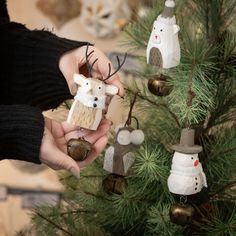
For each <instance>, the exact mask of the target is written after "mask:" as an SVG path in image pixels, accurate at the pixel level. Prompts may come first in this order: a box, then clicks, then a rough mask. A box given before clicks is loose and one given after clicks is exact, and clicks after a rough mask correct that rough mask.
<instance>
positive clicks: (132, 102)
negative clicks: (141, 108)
mask: <svg viewBox="0 0 236 236" xmlns="http://www.w3.org/2000/svg"><path fill="white" fill-rule="evenodd" d="M137 96H138V93H135V94H134V98H133V100H132V99H130V109H129V114H128V118H127V121H126V122H125V126H127V125H128V126H130V125H131V123H132V118H133V119H135V120H136V122H137V127H139V122H138V119H137V118H136V117H134V116H132V111H133V108H134V104H135V102H136V100H137Z"/></svg>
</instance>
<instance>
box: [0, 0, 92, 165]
mask: <svg viewBox="0 0 236 236" xmlns="http://www.w3.org/2000/svg"><path fill="white" fill-rule="evenodd" d="M0 35H1V37H0V55H1V59H0V63H1V64H0V160H2V159H6V158H8V159H17V160H24V161H29V162H34V163H40V160H39V151H40V146H41V140H42V137H43V132H44V119H43V116H42V114H41V113H42V111H45V110H48V109H53V108H56V107H57V106H58V105H59V104H61V103H62V102H63V101H64V100H66V99H71V98H73V96H72V95H71V94H70V91H69V88H68V85H67V83H66V80H65V78H64V76H63V74H62V73H61V71H60V69H59V66H58V64H59V59H60V57H61V56H62V54H64V53H65V52H67V51H70V50H72V49H75V48H78V47H81V46H83V45H87V44H88V43H87V42H77V41H73V40H68V39H65V38H60V37H57V36H56V35H54V34H53V33H51V32H48V31H45V30H29V29H27V28H26V27H25V26H24V25H22V24H19V23H16V22H11V21H10V19H9V16H8V12H7V4H6V1H5V0H0Z"/></svg>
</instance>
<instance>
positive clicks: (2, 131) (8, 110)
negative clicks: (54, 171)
mask: <svg viewBox="0 0 236 236" xmlns="http://www.w3.org/2000/svg"><path fill="white" fill-rule="evenodd" d="M43 132H44V118H43V116H42V114H41V110H40V109H39V108H34V107H30V106H27V105H0V160H2V159H16V160H24V161H29V162H33V163H38V164H39V163H41V162H40V160H39V152H40V146H41V140H42V137H43Z"/></svg>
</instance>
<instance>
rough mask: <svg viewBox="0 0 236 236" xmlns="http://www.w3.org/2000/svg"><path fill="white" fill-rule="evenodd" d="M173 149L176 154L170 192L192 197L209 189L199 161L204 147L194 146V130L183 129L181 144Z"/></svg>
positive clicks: (171, 174) (169, 180)
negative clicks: (203, 189)
mask: <svg viewBox="0 0 236 236" xmlns="http://www.w3.org/2000/svg"><path fill="white" fill-rule="evenodd" d="M172 148H173V149H174V150H175V153H174V157H173V160H172V166H171V171H170V176H169V178H168V188H169V191H170V192H171V193H174V194H179V195H192V194H196V193H198V192H200V191H201V190H202V188H203V187H207V181H206V176H205V173H204V172H203V169H202V165H201V163H200V162H199V159H198V153H199V152H201V151H202V147H201V146H198V145H194V130H193V129H183V130H182V133H181V140H180V144H177V145H174V146H173V147H172Z"/></svg>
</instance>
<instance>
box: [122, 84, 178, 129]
mask: <svg viewBox="0 0 236 236" xmlns="http://www.w3.org/2000/svg"><path fill="white" fill-rule="evenodd" d="M125 90H126V91H128V92H129V93H132V94H136V92H134V91H132V90H131V89H128V88H125ZM137 96H138V97H139V98H140V99H142V100H145V101H147V102H149V103H150V104H152V105H154V106H156V107H164V108H165V109H166V110H167V111H168V112H169V114H170V115H171V116H172V118H173V119H174V120H175V122H176V124H177V125H178V127H179V128H180V127H181V125H180V123H179V120H178V117H177V116H176V115H175V114H174V113H173V112H172V111H171V110H170V109H169V107H168V106H167V105H166V104H163V103H156V102H154V101H152V100H151V99H149V98H148V97H146V96H143V95H142V94H141V91H140V92H139V93H138V94H137Z"/></svg>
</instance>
